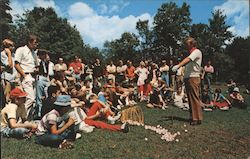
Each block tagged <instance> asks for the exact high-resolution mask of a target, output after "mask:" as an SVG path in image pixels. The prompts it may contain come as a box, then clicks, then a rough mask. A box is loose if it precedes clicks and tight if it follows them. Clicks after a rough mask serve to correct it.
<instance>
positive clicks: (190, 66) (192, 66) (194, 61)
mask: <svg viewBox="0 0 250 159" xmlns="http://www.w3.org/2000/svg"><path fill="white" fill-rule="evenodd" d="M188 58H189V59H190V60H191V61H190V62H189V63H187V64H186V65H185V73H184V78H190V77H200V74H201V61H202V53H201V51H200V50H199V49H195V50H194V51H193V52H192V53H191V54H190V55H189V56H188Z"/></svg>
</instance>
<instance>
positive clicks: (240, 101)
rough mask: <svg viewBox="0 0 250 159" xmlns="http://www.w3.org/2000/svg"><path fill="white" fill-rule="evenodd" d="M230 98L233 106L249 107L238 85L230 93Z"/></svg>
mask: <svg viewBox="0 0 250 159" xmlns="http://www.w3.org/2000/svg"><path fill="white" fill-rule="evenodd" d="M230 98H231V103H232V106H233V107H238V108H246V107H247V104H246V103H245V101H244V98H243V97H242V95H241V94H240V90H239V88H238V87H235V88H234V89H233V92H232V93H231V94H230Z"/></svg>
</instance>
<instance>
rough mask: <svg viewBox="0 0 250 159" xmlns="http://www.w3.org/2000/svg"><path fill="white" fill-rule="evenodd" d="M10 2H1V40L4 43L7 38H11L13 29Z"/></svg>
mask: <svg viewBox="0 0 250 159" xmlns="http://www.w3.org/2000/svg"><path fill="white" fill-rule="evenodd" d="M9 3H10V2H9V0H0V19H1V20H0V40H1V41H3V39H5V38H10V30H11V28H12V27H13V26H12V25H11V23H12V16H11V15H10V13H9V11H10V10H11V7H10V6H9Z"/></svg>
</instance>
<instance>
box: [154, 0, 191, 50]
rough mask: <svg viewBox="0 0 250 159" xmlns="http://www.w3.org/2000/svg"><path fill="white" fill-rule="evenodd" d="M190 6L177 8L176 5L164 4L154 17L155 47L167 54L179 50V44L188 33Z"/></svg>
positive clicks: (171, 3)
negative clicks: (171, 49)
mask: <svg viewBox="0 0 250 159" xmlns="http://www.w3.org/2000/svg"><path fill="white" fill-rule="evenodd" d="M189 8H190V6H189V5H188V4H187V3H183V4H182V6H181V7H178V6H177V5H176V3H174V2H170V3H164V4H162V5H161V7H160V8H159V9H158V12H157V14H156V15H155V17H154V24H155V27H154V31H155V33H156V41H155V42H156V43H155V47H157V48H161V49H160V51H162V52H167V51H168V53H169V51H170V48H173V50H175V49H178V48H179V44H180V42H181V41H183V39H184V38H185V37H186V36H187V35H188V33H189V32H190V23H191V18H190V12H189Z"/></svg>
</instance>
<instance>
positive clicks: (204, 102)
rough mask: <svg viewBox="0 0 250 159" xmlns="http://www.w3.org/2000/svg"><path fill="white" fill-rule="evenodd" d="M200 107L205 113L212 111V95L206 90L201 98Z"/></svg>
mask: <svg viewBox="0 0 250 159" xmlns="http://www.w3.org/2000/svg"><path fill="white" fill-rule="evenodd" d="M201 106H202V108H203V110H205V111H212V109H211V108H214V106H213V101H212V94H211V92H210V91H209V89H208V88H206V89H204V90H203V92H202V96H201Z"/></svg>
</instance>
